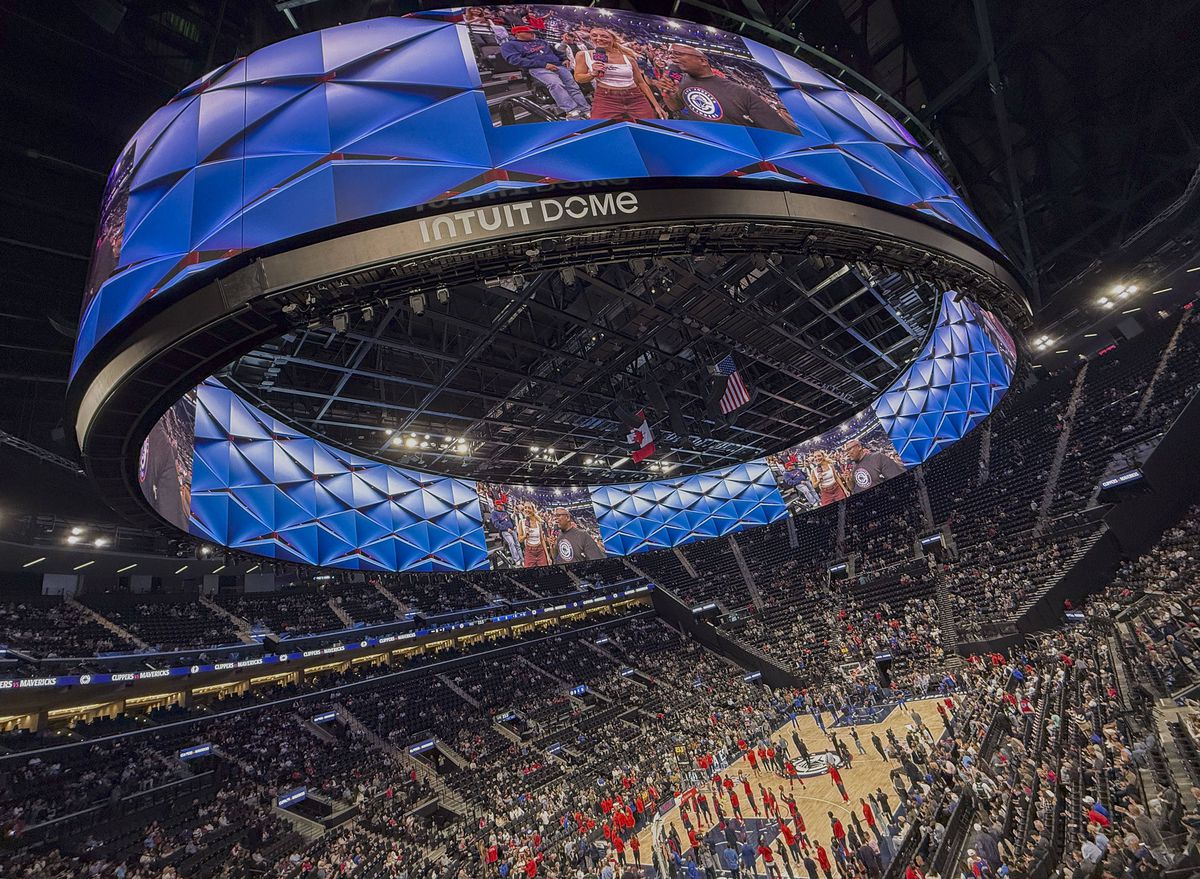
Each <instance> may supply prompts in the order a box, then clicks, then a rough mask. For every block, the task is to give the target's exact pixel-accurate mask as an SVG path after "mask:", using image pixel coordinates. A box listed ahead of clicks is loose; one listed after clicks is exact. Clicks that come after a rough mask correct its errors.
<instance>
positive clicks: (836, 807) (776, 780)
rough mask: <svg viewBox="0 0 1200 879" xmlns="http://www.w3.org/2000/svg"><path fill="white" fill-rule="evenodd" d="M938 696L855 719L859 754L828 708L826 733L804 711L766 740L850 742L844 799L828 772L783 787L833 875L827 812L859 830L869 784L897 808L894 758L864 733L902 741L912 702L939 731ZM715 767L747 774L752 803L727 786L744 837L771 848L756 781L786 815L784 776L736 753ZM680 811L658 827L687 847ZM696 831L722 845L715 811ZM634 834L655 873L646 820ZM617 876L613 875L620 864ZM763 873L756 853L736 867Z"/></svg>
mask: <svg viewBox="0 0 1200 879" xmlns="http://www.w3.org/2000/svg"><path fill="white" fill-rule="evenodd" d="M940 698H941V697H938V699H921V700H916V701H912V702H909V703H908V707H907V708H903V709H902V708H895V709H893V710H891V711H889V712H887V714H886V716H885V717H884V718H883V719H882V721H880V722H878V723H859V724H857V725H856V727H855V728H856V729H857V730H858V734H859V738H860V740H861V741H862V745H863V748H864V749H865V750H866V753H865V754H859V753H858V751H857V749H856V748H855V747H854V741H853V739H851V737H850V726H849V725H838V726H833V725H830V723H829V716H828V715H825V719H826V730H827V732H822V731H821V728H820V727H819V726H818V725H817V722H816V721H815V720H814V719H813V718H812V717H811V716H810V715H808V714H805V715H803V716H801V717H799V718H798V719H797V720H796V724H795V726H793V724H792V723H787V724H784V725H783V726H781V727H779V728H778V729H777V730H776V731H775V735H774V736H773V739H774V740H776V741H778V740H779V739H780V738H784V739H786V740H787V742H788V746H789V748H790V749H791V752H792V755H793V757H796V754H795V747H794V746H793V745H792V738H791V733H792V731H793V729H794V730H795V731H796V732H798V733H799V735H800V737H801V739H802V740H803V741H804V744H805V747H807V748H808V751H809V754H810V755H811V756H813V757H816V756H817V755H819V754H822V753H824V752H826V751H832V750H833V748H832V745H831V744H830V738H829V735H828V733H836V734H837V736H838V738H839V739H841V740H842V741H843V742H844V743H845V744H846V746H847V747H848V748H849V749H850V754H851V756H852V757H853V763H852V765H851V766H850V767H845V766H842V767H840V768H839V770H838V771H839V772H840V773H841V777H842V784H843V786H844V787H845V789H846V794H847V795H848V796H849V797H850V799H849V801H848V802H847V801H843V800H842V796H841V794H840V793H839V792H838V789H837V787H836V785H835V784H834V783H833V781H832V780H831V778H830V776H829V774H828V773H827V772H823V773H821V774H816V775H808V776H804V775H802V776H801V777H800V778H799V779H798V780H797V781H796V783H795V784H794V786H793V787H791V789H790V790H791V793H792V795H793V796H794V797H795V799H796V807H797V809H798V810H799V812H800V814H801V816H802V817H803V819H804V824H805V827H806V829H807V834H808V839H809V841H810V843H815V842H820V843H821V845H823V846H824V847H825V849H826V851H827V852H828V853H829V860H830V863H831V864H832V865H833V868H834V875H835V876H836V875H837V865H836V862H835V861H834V855H833V847H832V845H831V840H830V837H831V830H830V822H829V813H830V812H833V814H834V817H836V818H838V819H839V820H840V821H841V822H842V824H843V825H844V826H845V827H846V829H847V831H849V829H850V827H851V823H852V822H851V817H850V815H851V811H853V812H854V813H855V814H856V815H857V816H858V819H859V822H860V823H862V825H863V827H864V829H865V828H866V823H865V822H864V821H863V815H862V811H861V809H862V807H861V804H860V801H861V800H862V799H866V798H867V795H868V794H870V793H873V792H874V791H875V789H876V788H882V789H883V791H884V793H886V794H887V796H888V799H889V803H890V805H891V807H892V808H893V809H896V808H897V806H898V805H899V803H898V797H897V796H896V791H895V788H893V787H892V780H891V777H890V775H889V773H890V772H891V770H892V769H893V768H895V767H896V766H897V765H898V764H897V763H895V762H891V763H888V762H885V761H884V759H883V758H882V757H880V756H879V754H878V753H877V752H876V751H875V749H874V747H872V744H871V733H872V732H876V733H878V734H879V737H880V739H882V740H883V741H884V743H885V745H886V742H887V736H886V735H885V733H886V731H887V730H889V729H890V730H892V731H893V732H894V733H895V734H896V737H897V738H898V739H900V740H901V741H903V740H904V737H905V735H907V733H908V731H909V728H910V727H912V726H913V719H912V712H913V710H914V709H915V710H916V711H917V712H919V713H920V715H921V719H922V721H923V723H925V724H926V725H927V726H928V728H929V730H930V731H931V732H932V734H933V735H934V736H940V735H941V734H942V732H943V723H942V719H941V717H940V716H939V715H938V713H937V708H936V702H937V701H940ZM956 705H957V702H956ZM838 720H839V724H841V723H843V722H844V721H845V720H846V719H845V718H839V719H838ZM721 774H722V776H725V775H726V774H728V775H729V776H730V777H732V778H734V779H738V776H739V775H745V777H746V778H747V779H748V780H749V781H750V784H751V787H752V789H753V790H754V802H753V803H750V802H747V801H746V798H745V796H744V795H743V789H742V786H741V782H740V780H737V781H735V788H734V790H735V791H736V792H737V794H738V796H739V798H740V799H741V812H742V815H743V817H744V818H745V823H746V830H747V832H748V834H749V836H750V837H751V841H754V838H755V837H759V838H762V839H765V840H766V845H768V846H771V848H772V851H774V850H775V848H774V846H775V840H776V839H777V837H778V835H779V824H778V822H777V821H776V819H775V817H774V815H773V814H772V815H770V816H768V813H767V809H766V807H765V805H764V804H763V803H762V801H761V797H760V796H759V793H758V788H759V785H760V784H761V785H762V786H763V787H764V788H767V789H768V790H770V791H772V792H773V793H774V794H775V796H776V797H779V798H780V802H779V804H778V807H779V810H780V812H781V813H782V814H783V816H784V817H785V818H787V817H788V811H787V806H786V805H785V804H784V803H783V802H782V797H783V795H784V794H786V793H788V791H789V786H788V781H787V779H785V778H782V777H781V776H780V775H778V774H777V773H775V772H774V771H772V770H770V769H764V768H763V767H762V766H761V765H759V767H758V768H757V769H754V768H751V766H750V761H749V760H748V759H747V758H746V757H742V758H741V759H739V760H736V761H734V762H733V763H732V764H731V765H730V766H729V767H727V768H726V769H725V770H724V771H723V772H722V773H721ZM800 781H803V782H804V785H803V786H801V784H800ZM701 789H702V790H703V791H704V792H705V794H707V795H708V796H709V799H710V802H711V799H712V783H711V780H709V781H706V782H705V783H704V785H703V786H702V788H701ZM723 808H724V811H725V812H726V814H729V813H730V809H729V797H728V796H726V797H725V799H724V803H723ZM679 812H680V806H679V805H678V804H676V805H674V806H673V807H672V808H671V809H670V810H669V811H668V812H666V813H665V814H664V815H663V826H662V830H663V832H667V830H668V829H669V828H670V827H672V826H674V827H675V829H676V832H677V833H678V834H679V838H680V840H681V841H682V842H683V844H684V846H685V854H686V846H687V842H688V835H687V829H686V828H685V827H684V825H683V822H682V820H681V818H680V814H679ZM692 814H693V815H694V814H695V812H694V810H692ZM876 817H877V821H879V824H880V827H881V828H882V827H883V826H884V825H885V823H886V817H885V818H883V819H880V818H879V816H878V810H876ZM793 829H794V828H793ZM696 832H697V835H698V836H702V837H704V838H705V839H711V840H712V841H713V842H714V843H716V846H717V849H718V853H719V850H720V849H723V848H725V847H726V843H725V837H724V834H723V832H721V831H720V830H716V829H715V813H714V819H713V824H712V825H700V826H697V828H696ZM637 836H638V842H639V844H640V846H641V848H640V855H641V857H640V863H639V864H638V866H639V868H640V871H641V875H642V876H643V877H645V879H660V876H659V873H658V871H657V870H656V869H655V868H654V867H653V866H651V861H652V856H651V854H650V853H651V851H652V850H653V839H652V837H653V828H652V827H651V826H650V825H647V826H645V827H643V828H642V829H641V830H640V831H639V832H638V834H637ZM626 854H627V857H629V860H630V863H632V862H633V859H632V857H631V855H630V853H629V852H627V853H626ZM814 860H815V856H814ZM775 863H776V865H777V866H778V867H779V869H780V871H781V875H782V876H783V877H785V879H786V877H788V875H789V872H788V869H787V866H786V865H785V864H783V863H782V860H781V859H780V857H779V856H778V854H776V856H775ZM792 873H793V874H794V875H795V876H796V877H798V879H807V873H806V872H805V869H804V865H803V863H799V862H794V863H793V864H792ZM617 875H620V872H619V871H618V874H617ZM701 875H703V871H702V872H701ZM718 875H720V876H724V875H727V874H726V873H724V872H723V871H721V870H720V866H719V864H718ZM767 875H768V874H767V870H766V867H765V865H764V864H763V860H762V858H759V859H758V860H757V861H756V862H755V872H754V874H753V877H752V876H751V874H750V873H749V872H748V871H746V870H743V871H742V873H741V879H759V877H762V879H766V877H767Z"/></svg>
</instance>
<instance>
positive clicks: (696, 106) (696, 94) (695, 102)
mask: <svg viewBox="0 0 1200 879" xmlns="http://www.w3.org/2000/svg"><path fill="white" fill-rule="evenodd" d="M683 103H684V104H685V105H687V108H688V110H690V111H691V112H692V113H694V114H696V115H697V116H699V117H700V118H701V119H704V120H707V121H708V122H717V121H719V120H720V119H722V118H724V116H725V111H724V110H723V109H721V102H720V101H718V100H717V96H716V95H714V94H713V93H712V92H710V91H708V90H707V89H702V88H700V87H699V86H694V85H693V86H688V87H687V88H685V89H684V90H683Z"/></svg>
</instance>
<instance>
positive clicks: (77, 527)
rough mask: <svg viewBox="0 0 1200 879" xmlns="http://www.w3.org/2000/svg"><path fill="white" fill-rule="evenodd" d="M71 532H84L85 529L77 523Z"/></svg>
mask: <svg viewBox="0 0 1200 879" xmlns="http://www.w3.org/2000/svg"><path fill="white" fill-rule="evenodd" d="M71 533H72V534H82V533H83V529H82V528H80V527H79V526H78V525H76V526H75V527H74V528H72V529H71Z"/></svg>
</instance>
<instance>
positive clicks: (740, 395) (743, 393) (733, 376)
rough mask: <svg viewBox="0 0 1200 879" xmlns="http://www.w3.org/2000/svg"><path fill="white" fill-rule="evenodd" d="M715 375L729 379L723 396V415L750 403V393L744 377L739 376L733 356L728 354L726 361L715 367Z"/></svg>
mask: <svg viewBox="0 0 1200 879" xmlns="http://www.w3.org/2000/svg"><path fill="white" fill-rule="evenodd" d="M713 373H714V374H715V375H725V376H728V377H729V381H728V382H727V383H726V384H725V393H724V394H722V395H721V414H722V415H728V414H729V413H730V412H735V411H737V410H738V409H741V408H742V407H743V406H745V405H746V404H747V403H749V402H750V391H749V390H748V389H747V388H746V384H745V382H743V381H742V377H741V376H740V375H738V370H737V364H736V363H734V362H733V355H732V354H726V355H725V359H724V360H721V361H720V362H719V363H717V364H716V365H715V366H714V367H713Z"/></svg>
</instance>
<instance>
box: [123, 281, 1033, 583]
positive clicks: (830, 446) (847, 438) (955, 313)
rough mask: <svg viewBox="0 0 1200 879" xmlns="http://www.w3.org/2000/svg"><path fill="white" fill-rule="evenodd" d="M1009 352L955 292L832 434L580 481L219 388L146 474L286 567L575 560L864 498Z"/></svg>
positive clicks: (164, 510) (212, 532)
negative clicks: (433, 449)
mask: <svg viewBox="0 0 1200 879" xmlns="http://www.w3.org/2000/svg"><path fill="white" fill-rule="evenodd" d="M985 316H986V318H985ZM1015 357H1016V350H1015V347H1014V345H1013V341H1012V337H1011V335H1009V334H1008V332H1007V330H1005V329H1004V327H1003V326H1002V325H1001V324H1000V323H999V322H998V321H996V319H995V317H994V316H993V315H991V314H990V313H988V312H987V311H986V310H985V309H982V308H980V307H979V306H977V305H976V304H975V303H973V302H971V301H970V300H968V299H965V298H963V297H959V296H957V295H956V294H947V295H946V296H944V297H943V299H942V307H941V310H940V311H939V313H938V318H937V321H936V323H935V324H934V326H933V327H932V329H931V331H930V333H929V337H928V339H927V340H926V342H925V345H924V347H923V348H922V349H921V351H920V353H919V354H918V355H917V357H916V358H915V359H914V360H913V362H912V363H911V364H910V365H909V367H908V368H907V369H906V370H905V371H904V372H903V373H902V374H901V375H900V376H899V377H898V378H897V379H896V381H895V382H893V384H892V385H891V386H890V387H889V388H888V389H887V390H886V391H885V392H884V393H883V394H881V395H880V397H879V398H878V399H876V400H875V402H874V403H873V404H872V405H871V406H870V407H869V408H867V409H865V410H863V411H862V412H860V413H858V414H856V415H854V416H853V417H851V418H849V419H847V420H846V421H845V422H843V423H842V424H840V425H839V426H837V427H835V428H833V429H832V430H829V431H826V432H825V433H823V434H821V435H820V436H816V437H813V438H811V439H808V440H805V441H804V442H801V443H798V444H797V445H794V446H792V447H790V448H788V449H786V450H784V451H782V452H779V453H778V454H774V455H770V456H768V457H767V458H765V459H763V460H758V461H749V462H746V463H745V464H738V465H734V466H732V467H724V468H721V469H717V470H710V471H705V472H703V473H693V474H690V475H687V476H681V477H676V478H669V479H661V480H655V481H651V482H636V483H628V484H622V485H601V486H590V487H579V488H575V487H564V486H560V487H546V486H531V485H516V484H496V483H487V482H471V481H467V480H463V479H456V478H453V477H450V476H441V475H436V474H431V473H422V472H420V471H417V470H410V469H407V468H402V467H397V466H394V465H391V464H384V463H381V462H378V461H373V460H371V459H368V458H364V457H362V456H359V455H355V454H353V453H351V452H347V451H345V450H342V449H337V448H334V447H332V446H330V445H328V444H326V443H322V442H320V441H319V440H315V439H312V438H310V437H306V436H304V435H303V434H301V433H299V432H298V431H296V430H295V429H294V428H291V427H289V426H288V425H286V424H283V423H282V422H279V421H277V420H275V419H273V418H271V417H269V416H267V415H266V414H265V413H263V412H261V411H260V410H258V409H256V408H255V407H254V406H252V405H251V404H249V403H248V402H246V401H245V400H243V399H241V398H240V397H238V396H237V395H236V394H234V393H233V392H232V391H230V390H229V389H228V388H226V387H224V386H223V385H222V384H220V383H219V382H218V381H216V380H213V379H210V380H209V381H207V382H206V383H205V384H203V385H202V386H201V387H199V388H197V390H196V392H195V393H194V394H190V395H188V396H187V397H185V398H184V399H183V400H180V401H179V402H178V403H176V404H175V406H173V407H172V408H171V409H170V410H168V412H167V413H166V414H165V415H164V416H163V418H162V419H161V420H160V421H159V423H158V424H157V425H156V426H155V428H154V429H153V430H152V431H151V433H150V436H149V437H148V438H147V440H146V442H145V443H144V445H143V449H142V456H141V459H140V462H139V472H138V477H139V482H140V484H141V487H142V492H143V494H144V495H145V496H146V498H147V500H149V502H150V504H151V505H152V506H153V507H154V508H155V509H156V510H157V511H158V512H159V514H160V515H161V516H162V517H163V518H164V519H166V520H167V521H169V522H171V523H172V524H175V525H177V526H179V527H181V528H184V529H186V530H189V531H191V533H192V534H195V535H197V536H199V537H204V538H206V539H208V540H212V541H214V542H217V543H220V544H222V545H224V546H229V547H233V548H236V549H243V550H246V551H249V552H255V553H259V554H261V555H265V556H269V557H271V558H276V559H280V560H285V561H293V562H301V563H305V564H313V565H323V566H330V567H343V568H354V569H361V570H380V571H470V570H481V569H486V568H491V569H494V570H504V569H518V568H531V567H543V566H546V565H552V564H565V563H568V562H574V561H581V560H593V559H598V558H602V557H604V556H620V555H628V554H630V553H637V552H645V551H648V550H653V549H663V548H668V547H673V546H679V545H680V544H683V543H688V542H690V541H693V540H701V539H705V538H712V537H722V536H724V535H727V534H730V533H733V532H736V531H740V530H742V529H744V528H749V527H754V526H758V525H767V524H770V523H771V522H774V521H776V520H778V519H779V518H781V517H782V516H784V515H787V514H788V512H789V511H790V512H791V513H792V514H793V515H797V514H801V513H803V512H804V511H806V510H811V509H814V508H816V507H819V506H824V505H827V504H832V503H836V502H838V501H840V500H844V499H845V498H847V497H849V496H850V495H852V494H856V493H860V492H863V491H868V490H870V489H871V488H873V487H875V486H876V485H878V484H880V483H881V482H884V481H886V480H887V479H891V478H894V477H896V476H899V475H900V474H902V473H903V472H905V470H906V469H908V468H910V467H913V466H916V465H917V464H920V463H921V462H923V461H925V460H927V459H928V458H929V457H930V456H931V455H933V454H936V453H937V452H938V451H940V450H941V449H943V448H945V447H946V446H948V445H950V444H952V443H954V442H957V441H958V440H959V439H961V438H962V437H963V436H964V435H965V434H966V433H967V432H968V431H970V430H971V429H973V428H974V427H975V426H976V425H978V424H979V422H980V421H982V420H983V419H984V418H986V417H987V415H988V414H989V413H990V412H991V411H992V410H993V409H994V408H995V406H996V404H997V403H999V401H1000V398H1001V397H1002V396H1003V395H1004V393H1005V391H1007V390H1008V387H1009V384H1010V382H1011V381H1012V375H1013V372H1012V369H1013V367H1012V364H1014V363H1015Z"/></svg>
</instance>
